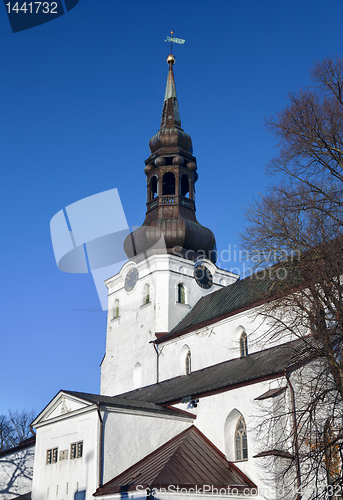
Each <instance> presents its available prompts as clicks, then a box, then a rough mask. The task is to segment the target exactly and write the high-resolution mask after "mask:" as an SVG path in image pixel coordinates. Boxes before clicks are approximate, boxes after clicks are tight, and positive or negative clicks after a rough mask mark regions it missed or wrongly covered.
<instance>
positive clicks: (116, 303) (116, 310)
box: [113, 299, 119, 318]
mask: <svg viewBox="0 0 343 500" xmlns="http://www.w3.org/2000/svg"><path fill="white" fill-rule="evenodd" d="M113 318H119V300H118V299H116V300H115V301H114V306H113Z"/></svg>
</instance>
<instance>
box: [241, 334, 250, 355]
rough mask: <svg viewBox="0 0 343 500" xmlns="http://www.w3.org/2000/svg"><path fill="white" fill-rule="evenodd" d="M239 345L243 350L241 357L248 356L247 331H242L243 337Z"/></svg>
mask: <svg viewBox="0 0 343 500" xmlns="http://www.w3.org/2000/svg"><path fill="white" fill-rule="evenodd" d="M239 347H240V351H241V358H244V357H245V356H248V336H247V334H246V333H245V332H242V335H241V338H240V340H239Z"/></svg>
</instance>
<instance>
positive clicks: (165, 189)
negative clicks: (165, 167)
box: [162, 172, 175, 195]
mask: <svg viewBox="0 0 343 500" xmlns="http://www.w3.org/2000/svg"><path fill="white" fill-rule="evenodd" d="M162 194H163V195H168V194H175V175H174V174H173V172H166V173H165V174H164V175H163V178H162Z"/></svg>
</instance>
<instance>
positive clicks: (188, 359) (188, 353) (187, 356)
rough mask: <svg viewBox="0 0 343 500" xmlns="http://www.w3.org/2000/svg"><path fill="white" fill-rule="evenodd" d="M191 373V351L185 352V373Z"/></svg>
mask: <svg viewBox="0 0 343 500" xmlns="http://www.w3.org/2000/svg"><path fill="white" fill-rule="evenodd" d="M190 373H191V351H188V352H187V354H186V375H189V374H190Z"/></svg>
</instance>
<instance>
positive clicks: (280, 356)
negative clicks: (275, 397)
mask: <svg viewBox="0 0 343 500" xmlns="http://www.w3.org/2000/svg"><path fill="white" fill-rule="evenodd" d="M314 342H315V339H314V338H313V340H312V339H311V337H308V338H305V339H298V340H294V341H292V342H287V343H285V344H281V345H278V346H275V347H271V348H269V349H265V350H263V351H259V352H256V353H253V354H249V356H245V357H243V358H235V359H231V360H229V361H224V362H223V363H219V364H217V365H213V366H209V367H207V368H203V369H202V370H197V371H195V372H192V373H191V374H189V375H183V376H180V377H175V378H172V379H169V380H165V381H163V382H160V383H158V384H153V385H149V386H146V387H142V388H141V389H135V390H134V391H130V392H127V393H125V394H121V395H120V396H119V397H120V398H122V399H131V398H132V399H133V400H136V401H137V400H140V401H146V402H152V403H155V404H173V403H177V402H180V401H181V400H182V399H183V398H184V397H187V396H193V397H199V396H206V395H210V394H213V393H215V392H223V391H227V390H230V389H234V388H236V387H240V386H244V385H249V384H253V383H256V382H259V381H261V380H267V379H272V378H276V377H278V376H282V375H283V374H284V372H285V370H286V369H291V368H292V367H296V366H298V365H299V364H303V363H306V362H308V361H310V359H312V358H313V356H314V350H313V349H310V348H309V345H310V344H311V343H314ZM116 397H117V396H115V398H116Z"/></svg>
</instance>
